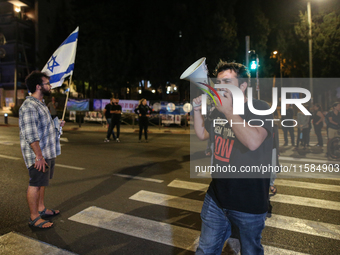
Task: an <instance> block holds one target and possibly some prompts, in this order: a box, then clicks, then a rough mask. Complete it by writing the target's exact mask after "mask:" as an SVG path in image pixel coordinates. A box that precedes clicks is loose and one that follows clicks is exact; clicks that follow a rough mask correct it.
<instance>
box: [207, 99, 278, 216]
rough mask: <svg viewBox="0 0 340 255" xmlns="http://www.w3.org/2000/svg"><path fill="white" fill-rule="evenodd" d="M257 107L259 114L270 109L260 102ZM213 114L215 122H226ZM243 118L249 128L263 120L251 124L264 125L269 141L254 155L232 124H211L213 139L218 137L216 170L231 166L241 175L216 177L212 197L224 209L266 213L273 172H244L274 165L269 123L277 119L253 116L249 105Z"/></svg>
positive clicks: (223, 117) (211, 190) (213, 182)
mask: <svg viewBox="0 0 340 255" xmlns="http://www.w3.org/2000/svg"><path fill="white" fill-rule="evenodd" d="M253 105H254V108H255V109H257V110H266V109H269V106H268V104H267V103H265V102H263V101H260V100H256V99H253ZM212 114H213V115H214V114H215V116H213V117H214V118H215V119H217V118H221V119H225V116H224V115H223V114H221V113H220V112H218V111H217V110H215V112H213V113H212ZM210 117H211V116H210ZM241 117H242V118H243V119H244V120H245V121H246V125H247V122H248V121H249V120H254V119H257V120H262V121H263V122H261V121H251V122H250V124H251V125H253V126H255V125H263V126H262V127H263V128H265V129H266V130H267V132H268V135H267V138H266V139H265V140H264V142H263V143H262V144H261V145H260V147H259V148H257V149H256V150H254V151H251V150H249V149H248V148H247V147H246V146H244V145H243V144H242V143H241V142H240V141H239V140H238V139H237V137H236V136H235V134H234V132H233V130H232V128H231V127H230V125H229V123H227V124H221V125H218V124H215V127H213V124H212V123H211V125H210V132H209V133H210V136H211V135H212V136H214V138H213V142H214V155H213V166H215V167H216V169H217V165H218V166H220V167H223V166H225V167H228V166H230V167H233V168H234V169H236V171H237V172H235V173H230V172H222V173H216V172H215V173H212V182H211V183H210V186H209V189H208V194H209V195H210V196H211V197H212V198H213V199H214V201H215V202H216V203H217V205H219V206H220V207H222V208H225V209H229V210H235V211H240V212H245V213H253V214H260V213H265V212H266V211H267V210H268V201H269V197H268V195H269V192H268V191H269V180H270V179H269V178H270V172H267V173H265V174H263V173H262V172H260V173H251V172H250V173H240V171H241V170H242V171H244V170H246V169H251V167H253V169H254V166H257V167H263V166H267V167H268V166H271V165H272V163H271V158H272V148H273V135H272V134H273V133H272V132H273V131H272V122H271V121H266V119H273V116H272V115H271V114H270V115H265V116H258V115H255V114H253V113H251V112H250V110H249V108H248V104H247V103H245V105H244V115H242V116H241ZM262 123H263V124H262ZM233 125H238V124H233ZM260 169H261V168H260ZM250 177H251V178H250Z"/></svg>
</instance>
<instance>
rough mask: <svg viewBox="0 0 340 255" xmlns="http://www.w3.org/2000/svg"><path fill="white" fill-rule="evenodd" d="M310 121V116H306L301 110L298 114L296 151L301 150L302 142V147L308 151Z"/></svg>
mask: <svg viewBox="0 0 340 255" xmlns="http://www.w3.org/2000/svg"><path fill="white" fill-rule="evenodd" d="M309 119H310V117H309V116H308V115H304V114H303V113H302V111H301V110H300V109H299V112H298V114H297V119H296V121H297V123H298V133H297V140H296V148H295V149H296V150H297V149H298V148H299V144H300V142H301V145H302V146H303V147H304V149H306V146H307V142H308V141H307V139H308V133H309Z"/></svg>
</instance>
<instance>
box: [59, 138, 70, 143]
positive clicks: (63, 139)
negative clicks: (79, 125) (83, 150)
mask: <svg viewBox="0 0 340 255" xmlns="http://www.w3.org/2000/svg"><path fill="white" fill-rule="evenodd" d="M59 139H60V141H63V142H68V139H67V137H60V138H59Z"/></svg>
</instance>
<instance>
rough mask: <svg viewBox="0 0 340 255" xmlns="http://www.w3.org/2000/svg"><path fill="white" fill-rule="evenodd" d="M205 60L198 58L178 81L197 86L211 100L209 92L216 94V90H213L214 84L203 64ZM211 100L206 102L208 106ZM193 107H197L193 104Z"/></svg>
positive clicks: (211, 96)
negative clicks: (185, 81) (188, 82)
mask: <svg viewBox="0 0 340 255" xmlns="http://www.w3.org/2000/svg"><path fill="white" fill-rule="evenodd" d="M205 60H206V58H205V57H203V58H200V59H199V60H197V61H196V62H195V63H193V64H192V65H191V66H189V67H188V68H187V69H186V70H185V71H184V72H183V73H182V75H181V77H180V79H181V80H187V81H190V82H193V83H194V84H195V85H196V86H198V87H199V88H200V89H201V90H202V91H204V92H205V95H204V96H206V94H209V95H210V97H209V98H208V100H209V99H211V98H213V95H212V94H211V92H210V91H213V92H214V93H215V94H217V92H216V90H215V89H214V83H213V82H212V81H211V80H210V79H209V77H208V68H207V65H206V64H205ZM211 103H212V100H210V102H208V104H211ZM193 106H194V107H196V106H199V105H196V104H195V103H193ZM202 107H206V106H202Z"/></svg>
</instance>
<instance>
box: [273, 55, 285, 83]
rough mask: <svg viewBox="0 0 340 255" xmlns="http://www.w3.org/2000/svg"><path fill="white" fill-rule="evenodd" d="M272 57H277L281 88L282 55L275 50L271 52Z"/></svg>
mask: <svg viewBox="0 0 340 255" xmlns="http://www.w3.org/2000/svg"><path fill="white" fill-rule="evenodd" d="M273 55H274V57H273V58H276V56H277V58H278V60H279V63H280V83H281V88H282V67H283V64H282V55H281V54H280V53H279V52H278V51H277V50H275V51H273Z"/></svg>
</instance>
